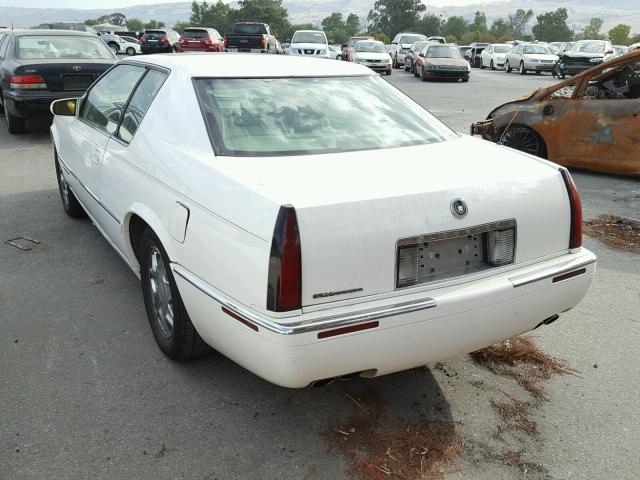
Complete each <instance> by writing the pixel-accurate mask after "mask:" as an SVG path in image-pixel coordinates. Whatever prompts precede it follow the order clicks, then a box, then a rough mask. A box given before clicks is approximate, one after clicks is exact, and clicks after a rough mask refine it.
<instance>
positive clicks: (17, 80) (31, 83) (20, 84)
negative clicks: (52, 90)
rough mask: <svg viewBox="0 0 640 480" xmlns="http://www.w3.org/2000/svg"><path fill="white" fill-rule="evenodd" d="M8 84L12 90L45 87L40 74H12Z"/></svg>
mask: <svg viewBox="0 0 640 480" xmlns="http://www.w3.org/2000/svg"><path fill="white" fill-rule="evenodd" d="M9 84H10V87H11V88H13V89H14V90H46V89H47V82H45V81H44V78H42V77H41V76H40V75H13V76H12V77H11V80H10V82H9Z"/></svg>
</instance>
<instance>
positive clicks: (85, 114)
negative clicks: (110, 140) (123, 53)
mask: <svg viewBox="0 0 640 480" xmlns="http://www.w3.org/2000/svg"><path fill="white" fill-rule="evenodd" d="M144 72H145V69H144V68H143V67H137V66H134V65H118V66H117V67H115V68H114V69H113V70H111V71H109V73H107V74H106V75H104V76H103V77H102V78H101V79H100V81H98V83H96V84H95V85H94V86H93V88H92V89H91V90H89V94H88V95H87V97H86V98H85V100H84V102H83V104H82V110H81V112H80V118H82V119H83V120H85V121H87V122H89V123H91V124H92V125H94V126H96V127H97V128H99V129H100V130H102V131H104V132H105V133H107V134H108V135H113V133H115V131H116V127H117V126H118V122H119V121H120V117H121V116H122V109H123V108H124V106H125V104H126V103H127V100H128V99H129V96H130V95H131V92H132V91H133V89H134V87H135V86H136V83H138V80H140V78H141V77H142V75H144Z"/></svg>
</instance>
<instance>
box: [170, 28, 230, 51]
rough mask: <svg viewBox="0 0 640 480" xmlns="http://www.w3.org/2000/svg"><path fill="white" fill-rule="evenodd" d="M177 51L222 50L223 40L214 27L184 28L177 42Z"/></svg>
mask: <svg viewBox="0 0 640 480" xmlns="http://www.w3.org/2000/svg"><path fill="white" fill-rule="evenodd" d="M178 51H179V52H224V40H223V39H222V35H220V34H219V33H218V31H217V30H216V29H215V28H204V27H202V28H201V27H189V28H185V29H184V32H182V36H181V37H180V43H179V44H178Z"/></svg>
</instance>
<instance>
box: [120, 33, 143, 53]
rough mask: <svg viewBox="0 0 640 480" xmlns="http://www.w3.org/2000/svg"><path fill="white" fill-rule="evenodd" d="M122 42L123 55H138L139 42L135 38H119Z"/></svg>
mask: <svg viewBox="0 0 640 480" xmlns="http://www.w3.org/2000/svg"><path fill="white" fill-rule="evenodd" d="M120 38H121V39H122V40H124V44H123V45H122V51H123V53H126V54H127V55H129V56H130V57H132V56H134V55H140V41H139V40H138V39H137V38H133V37H127V36H124V35H123V36H121V37H120Z"/></svg>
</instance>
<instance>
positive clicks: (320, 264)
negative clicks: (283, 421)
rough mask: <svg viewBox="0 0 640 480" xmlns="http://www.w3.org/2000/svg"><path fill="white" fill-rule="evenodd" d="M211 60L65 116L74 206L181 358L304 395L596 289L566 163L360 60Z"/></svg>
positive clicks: (73, 106)
mask: <svg viewBox="0 0 640 480" xmlns="http://www.w3.org/2000/svg"><path fill="white" fill-rule="evenodd" d="M202 55H206V56H202ZM202 55H200V54H193V55H153V56H150V57H147V56H145V57H136V58H130V59H126V60H123V61H121V62H120V63H119V64H116V65H115V66H114V67H113V68H111V69H110V70H109V71H108V72H107V73H105V74H104V75H103V76H102V77H101V78H100V79H99V80H98V81H97V82H96V83H94V84H93V86H92V87H91V88H90V89H89V91H88V92H87V93H86V94H85V95H84V96H83V97H82V98H80V99H68V100H58V101H56V102H54V103H53V104H52V107H51V109H52V112H53V113H54V114H55V119H54V122H53V125H52V127H51V134H52V138H53V146H54V153H55V167H56V171H57V176H58V184H59V188H60V193H61V198H62V204H63V207H64V209H65V211H66V212H67V213H68V214H69V215H71V216H73V217H79V216H82V215H84V214H85V213H86V214H88V215H89V216H90V217H91V219H92V220H93V222H94V223H95V225H96V226H97V227H98V229H99V230H100V231H101V232H102V234H103V235H104V236H105V237H106V238H107V240H108V241H109V242H110V243H111V245H112V246H113V247H114V248H115V250H116V251H117V252H118V253H119V254H120V255H121V256H122V258H123V259H124V261H125V262H126V263H127V264H128V265H129V266H130V267H131V269H132V270H133V271H134V272H135V273H136V275H139V277H140V279H141V285H142V292H143V297H144V301H145V306H146V311H147V316H148V319H149V323H150V326H151V330H152V332H153V334H154V336H155V339H156V341H157V343H158V345H159V347H160V349H161V350H162V351H163V352H164V353H165V354H166V355H168V356H169V357H171V358H173V359H176V360H184V359H188V358H193V357H196V356H198V355H201V354H203V353H204V352H205V350H206V344H208V345H210V346H212V347H213V348H215V349H216V350H218V351H219V352H221V353H222V354H224V355H226V356H228V357H229V358H231V359H233V360H234V361H236V362H237V363H239V364H240V365H242V366H244V367H245V368H247V369H249V370H251V371H252V372H254V373H255V374H257V375H259V376H261V377H264V378H266V379H267V380H269V381H271V382H274V383H277V384H279V385H284V386H287V387H304V386H306V385H309V384H310V383H313V382H321V381H323V380H326V379H330V378H334V377H342V376H353V375H361V376H365V377H375V376H379V375H384V374H386V373H391V372H396V371H399V370H403V369H407V368H412V367H416V366H420V365H424V364H426V363H428V362H433V361H436V360H441V359H445V358H450V357H453V356H456V355H460V354H463V353H466V352H470V351H472V350H475V349H478V348H481V347H484V346H486V345H489V344H492V343H494V342H497V341H500V340H503V339H506V338H511V337H513V336H514V335H518V334H521V333H524V332H527V331H529V330H531V329H533V328H536V327H538V326H540V325H543V324H548V323H551V322H553V321H554V320H555V319H557V318H558V314H559V313H562V312H565V311H566V310H568V309H570V308H572V307H573V306H575V305H576V304H577V303H578V302H579V301H580V299H581V298H582V297H583V296H584V294H585V293H586V291H587V289H588V288H589V284H590V282H591V279H592V277H593V274H594V271H595V266H596V258H595V256H594V255H593V254H592V253H591V252H589V251H588V250H586V249H584V248H583V247H582V246H581V242H582V230H581V227H582V221H581V207H580V199H579V196H578V193H577V191H576V188H575V185H574V184H573V181H572V180H571V177H570V176H569V173H568V172H567V170H565V169H563V168H560V167H558V166H557V165H554V164H553V163H550V162H546V161H543V160H540V159H538V158H535V157H531V156H528V155H525V154H522V153H520V152H516V151H514V150H511V149H509V148H505V147H500V146H497V145H494V144H492V143H489V142H485V141H483V140H480V139H476V138H472V137H469V136H463V135H459V134H457V133H455V132H453V131H451V130H450V129H449V128H448V127H446V126H445V125H444V124H442V123H441V122H440V121H439V120H437V119H436V118H435V117H433V116H432V115H431V114H429V113H428V112H427V111H426V110H424V109H423V108H422V107H421V106H420V105H418V104H417V103H416V102H414V101H413V100H411V99H410V98H409V97H407V96H406V95H404V94H403V93H401V92H400V91H399V90H398V89H396V88H395V87H393V86H391V85H390V84H389V83H388V82H386V81H385V80H383V79H381V78H380V77H379V76H378V75H375V74H373V73H372V72H371V70H369V69H368V68H365V67H363V66H361V65H357V64H355V63H352V62H318V61H314V60H312V59H310V58H292V57H288V56H284V55H280V56H279V55H255V56H254V57H252V58H251V61H247V57H246V56H245V55H242V54H227V55H213V56H211V55H207V54H202ZM273 75H277V77H275V78H274V77H273ZM345 91H348V92H349V95H350V101H348V102H345V100H344V92H345ZM391 106H393V107H391ZM167 112H171V121H170V122H169V121H167ZM198 112H200V113H198ZM452 159H454V161H452ZM123 288H124V286H123Z"/></svg>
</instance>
